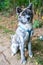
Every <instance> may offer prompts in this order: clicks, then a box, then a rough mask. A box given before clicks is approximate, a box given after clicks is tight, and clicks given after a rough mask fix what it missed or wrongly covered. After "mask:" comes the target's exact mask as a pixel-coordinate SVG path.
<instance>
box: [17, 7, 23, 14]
mask: <svg viewBox="0 0 43 65" xmlns="http://www.w3.org/2000/svg"><path fill="white" fill-rule="evenodd" d="M20 12H22V9H21V8H20V7H17V8H16V13H17V15H19V14H20Z"/></svg>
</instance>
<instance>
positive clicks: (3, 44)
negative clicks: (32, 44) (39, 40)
mask: <svg viewBox="0 0 43 65" xmlns="http://www.w3.org/2000/svg"><path fill="white" fill-rule="evenodd" d="M16 28H17V19H16V16H11V17H9V18H8V17H4V16H2V15H0V65H22V64H21V63H20V53H17V54H16V55H15V56H11V49H10V46H11V38H10V37H11V35H12V33H13V34H14V33H15V30H16ZM34 32H35V33H34V37H33V39H35V38H36V37H37V36H40V35H43V28H40V29H36V30H35V31H34ZM26 53H27V52H26ZM34 53H36V52H34ZM42 57H43V54H42ZM26 65H40V64H38V63H37V61H36V60H35V58H34V56H33V58H32V59H31V58H30V57H28V54H27V63H26Z"/></svg>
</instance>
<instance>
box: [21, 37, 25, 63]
mask: <svg viewBox="0 0 43 65" xmlns="http://www.w3.org/2000/svg"><path fill="white" fill-rule="evenodd" d="M20 52H21V63H23V64H25V63H26V60H25V54H24V41H23V38H22V37H20Z"/></svg>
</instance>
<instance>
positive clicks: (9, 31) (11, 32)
mask: <svg viewBox="0 0 43 65" xmlns="http://www.w3.org/2000/svg"><path fill="white" fill-rule="evenodd" d="M0 29H2V30H3V33H10V34H15V32H14V31H13V30H10V29H8V28H6V27H4V26H0Z"/></svg>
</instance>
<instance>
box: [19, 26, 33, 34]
mask: <svg viewBox="0 0 43 65" xmlns="http://www.w3.org/2000/svg"><path fill="white" fill-rule="evenodd" d="M20 28H21V29H22V30H24V31H25V32H28V33H29V35H31V31H32V30H33V29H31V30H29V29H28V30H26V29H24V28H23V27H21V26H20Z"/></svg>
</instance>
